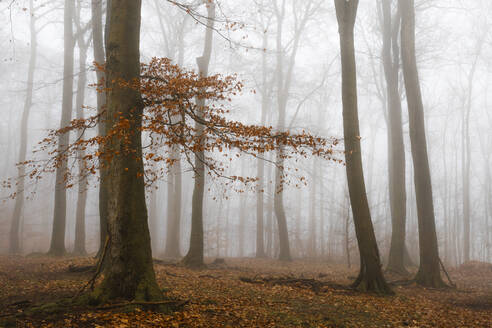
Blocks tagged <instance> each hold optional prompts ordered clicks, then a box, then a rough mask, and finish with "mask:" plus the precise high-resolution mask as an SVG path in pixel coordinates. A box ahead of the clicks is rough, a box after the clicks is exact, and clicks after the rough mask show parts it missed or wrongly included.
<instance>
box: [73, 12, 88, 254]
mask: <svg viewBox="0 0 492 328" xmlns="http://www.w3.org/2000/svg"><path fill="white" fill-rule="evenodd" d="M75 22H76V26H77V44H78V48H79V77H78V81H77V96H76V97H75V108H76V110H77V119H84V100H85V87H86V85H87V73H86V68H87V51H88V48H89V44H88V41H85V38H84V31H83V28H82V26H81V25H80V4H79V5H78V6H77V14H76V16H75ZM84 156H85V151H84V150H79V151H78V152H77V157H78V166H79V175H80V180H79V184H78V198H77V207H76V210H75V242H74V249H73V252H74V254H76V255H85V254H87V251H86V249H85V207H86V203H87V179H86V177H85V175H86V174H87V167H86V166H85V161H84V159H83V158H84Z"/></svg>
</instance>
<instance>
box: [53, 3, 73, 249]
mask: <svg viewBox="0 0 492 328" xmlns="http://www.w3.org/2000/svg"><path fill="white" fill-rule="evenodd" d="M74 3H75V1H74V0H65V8H64V28H63V30H64V31H63V38H64V58H63V95H62V113H61V120H60V128H64V127H66V126H68V124H69V123H70V120H71V117H72V107H73V103H72V101H73V99H72V98H73V62H74V59H73V57H74V38H73V13H74ZM69 140H70V135H69V133H68V132H67V133H64V134H61V135H60V136H59V140H58V153H62V152H64V151H65V149H66V147H67V145H68V143H69ZM66 171H67V163H66V161H62V163H61V165H60V166H59V167H57V169H56V179H55V181H56V182H55V208H54V212H53V230H52V233H51V244H50V250H49V252H48V253H49V254H51V255H55V256H61V255H64V254H65V252H66V250H65V227H66V220H67V192H66V190H65V174H66Z"/></svg>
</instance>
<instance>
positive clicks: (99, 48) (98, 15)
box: [91, 0, 110, 257]
mask: <svg viewBox="0 0 492 328" xmlns="http://www.w3.org/2000/svg"><path fill="white" fill-rule="evenodd" d="M107 7H108V8H109V7H110V0H108V2H107ZM107 11H108V10H107ZM102 13H103V9H102V1H101V0H91V16H92V19H91V22H92V44H93V51H94V61H95V62H96V63H98V64H99V65H102V64H104V63H105V54H104V38H103V27H102ZM106 15H108V14H107V13H106ZM108 18H109V15H108V16H107V18H106V19H108ZM96 78H97V81H98V82H102V81H103V80H104V79H105V73H104V71H102V70H99V69H98V70H96ZM105 107H106V92H105V91H100V92H98V93H97V112H98V113H102V111H103V110H105ZM98 134H99V136H104V135H105V134H106V129H105V123H104V122H99V125H98ZM100 151H101V153H104V150H103V149H102V148H101V150H100ZM100 161H102V159H100ZM101 164H102V163H101ZM99 179H100V180H99V251H98V253H97V256H98V257H99V256H100V255H101V253H102V251H103V248H104V243H105V241H106V238H107V236H108V218H107V217H108V213H107V211H108V204H107V203H108V193H107V187H106V185H107V178H106V173H105V170H104V165H103V164H102V165H100V169H99Z"/></svg>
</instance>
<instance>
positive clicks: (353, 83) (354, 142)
mask: <svg viewBox="0 0 492 328" xmlns="http://www.w3.org/2000/svg"><path fill="white" fill-rule="evenodd" d="M358 5H359V1H358V0H349V1H346V0H335V9H336V15H337V21H338V31H339V34H340V49H341V62H342V103H343V134H344V144H345V162H346V171H347V183H348V190H349V197H350V204H351V207H352V214H353V218H354V224H355V232H356V236H357V242H358V244H359V254H360V271H359V275H358V277H357V279H356V280H355V282H354V283H353V286H354V287H355V288H357V289H360V290H363V291H372V292H378V293H384V294H390V293H392V292H391V289H390V287H389V286H388V284H387V283H386V281H385V279H384V276H383V273H382V270H381V260H380V257H379V249H378V245H377V242H376V236H375V234H374V228H373V225H372V220H371V213H370V211H369V203H368V201H367V194H366V187H365V183H364V173H363V169H362V156H361V155H362V154H361V147H360V139H361V137H360V131H359V118H358V108H357V74H356V63H355V47H354V25H355V19H356V15H357V7H358Z"/></svg>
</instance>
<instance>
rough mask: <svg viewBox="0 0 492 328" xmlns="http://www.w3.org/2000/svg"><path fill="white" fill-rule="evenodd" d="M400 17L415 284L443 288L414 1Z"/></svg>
mask: <svg viewBox="0 0 492 328" xmlns="http://www.w3.org/2000/svg"><path fill="white" fill-rule="evenodd" d="M398 3H399V6H400V13H401V15H402V27H401V52H402V60H403V76H404V80H405V89H406V92H407V103H408V115H409V120H410V141H411V144H412V157H413V166H414V171H415V173H414V183H415V195H416V199H417V215H418V225H419V249H420V267H419V271H418V273H417V276H416V278H415V279H416V280H417V283H418V284H420V285H423V286H428V287H436V288H438V287H443V286H444V282H443V280H442V278H441V273H440V267H439V251H438V245H437V234H436V223H435V216H434V204H433V200H432V184H431V176H430V169H429V159H428V155H427V142H426V137H425V123H424V106H423V103H422V94H421V91H420V82H419V76H418V70H417V60H416V56H415V8H414V0H400V1H399V2H398Z"/></svg>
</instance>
